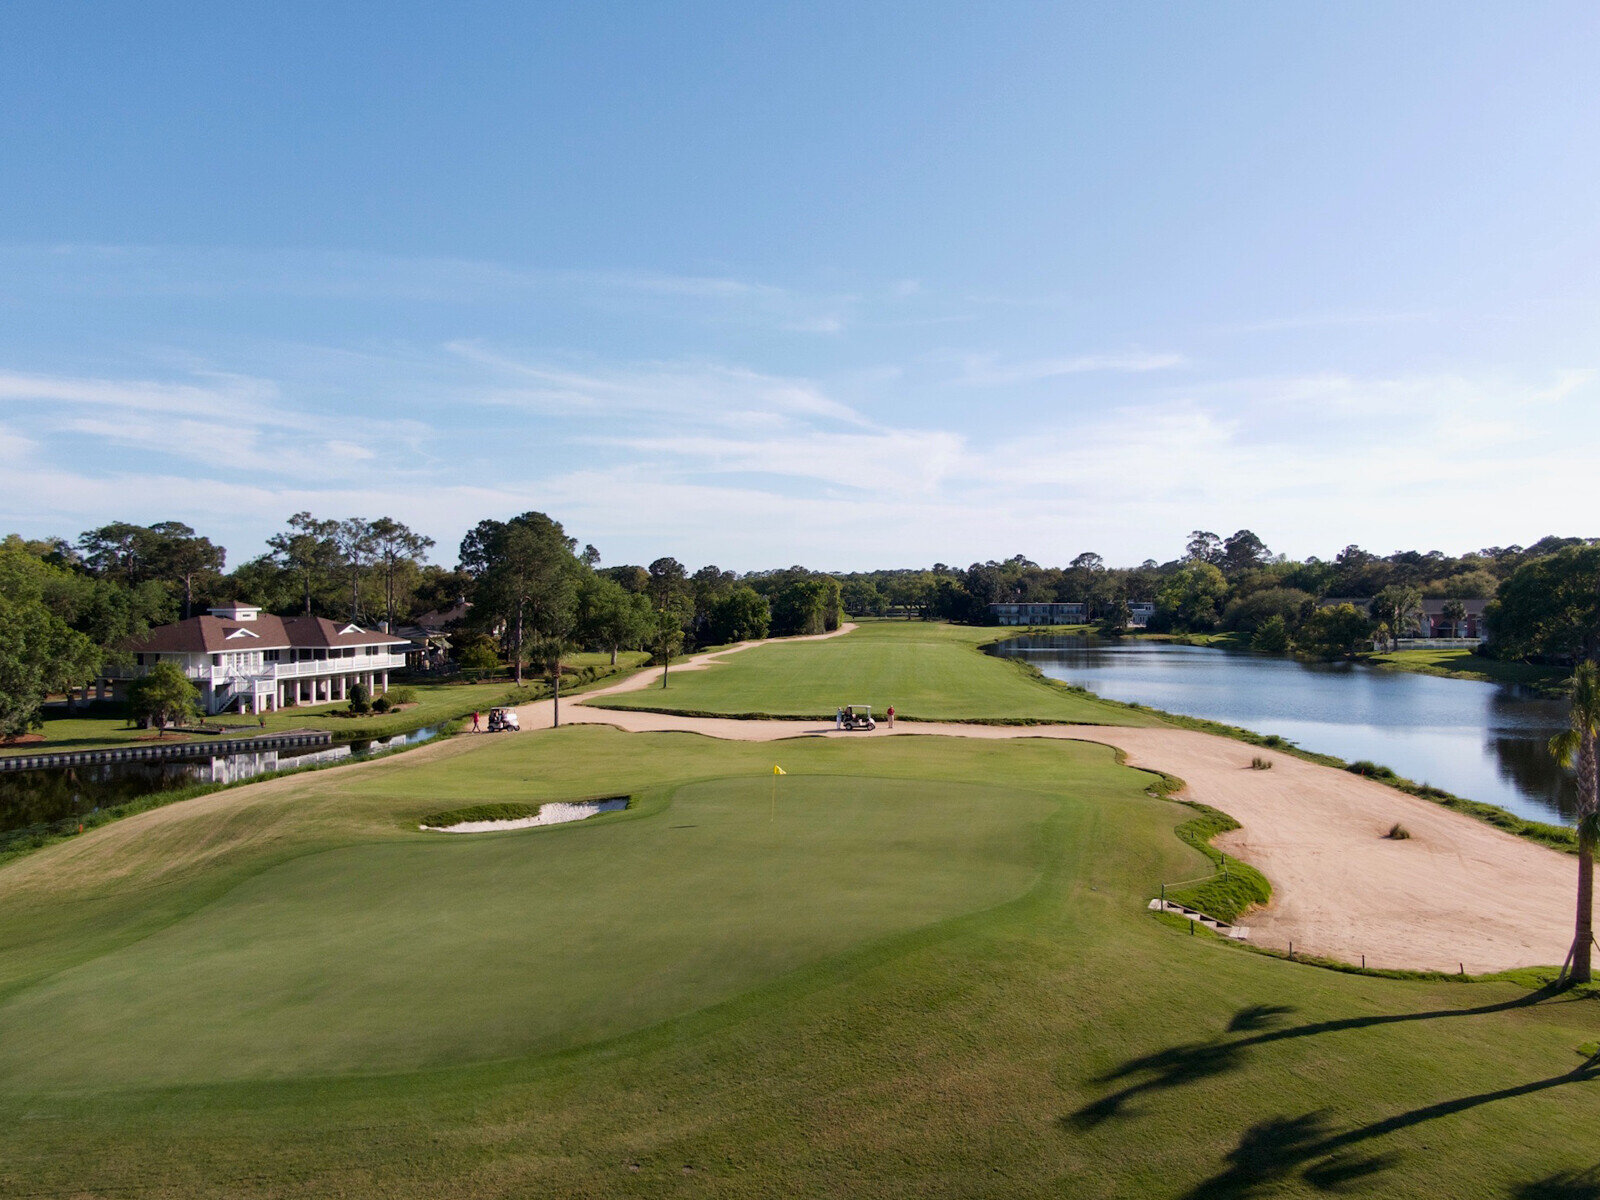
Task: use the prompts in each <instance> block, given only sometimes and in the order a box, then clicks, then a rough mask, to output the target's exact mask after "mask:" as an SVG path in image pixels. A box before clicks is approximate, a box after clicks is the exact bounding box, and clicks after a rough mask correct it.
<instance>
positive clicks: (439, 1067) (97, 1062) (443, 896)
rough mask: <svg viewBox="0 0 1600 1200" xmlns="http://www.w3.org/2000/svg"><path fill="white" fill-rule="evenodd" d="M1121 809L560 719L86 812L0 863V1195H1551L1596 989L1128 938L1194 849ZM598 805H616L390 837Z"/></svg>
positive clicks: (1033, 750)
mask: <svg viewBox="0 0 1600 1200" xmlns="http://www.w3.org/2000/svg"><path fill="white" fill-rule="evenodd" d="M774 762H776V763H778V764H779V765H781V766H783V768H784V769H785V771H787V772H788V774H787V775H785V776H784V777H782V778H780V779H776V781H774V777H773V776H772V774H771V768H772V765H773V764H774ZM774 782H776V785H777V786H776V789H775V788H774ZM1150 782H1151V779H1150V776H1149V775H1148V774H1146V773H1142V772H1136V771H1132V770H1129V769H1127V768H1124V767H1121V766H1119V765H1117V763H1116V761H1115V756H1114V755H1113V753H1112V752H1111V751H1110V750H1108V749H1106V748H1104V747H1099V746H1093V745H1088V744H1082V743H1071V742H1056V741H1046V740H1037V741H1029V740H1024V741H1021V742H1001V743H994V742H973V741H965V740H961V739H942V738H930V737H907V738H895V739H884V740H878V741H870V742H869V741H847V740H842V739H804V740H800V741H794V742H786V743H778V744H766V745H750V744H732V743H719V742H713V741H710V740H708V739H705V738H701V737H697V736H693V735H683V734H649V735H626V734H622V733H620V732H618V731H615V730H612V729H606V728H594V727H587V728H586V727H579V728H567V729H563V730H559V731H553V732H549V733H544V734H540V735H537V736H524V737H521V738H508V739H503V740H494V741H490V740H489V739H479V740H476V741H475V742H466V741H463V742H460V743H455V744H451V745H448V746H445V747H441V748H440V750H439V751H438V752H435V753H434V754H432V755H430V756H429V757H428V758H427V759H426V760H423V761H415V760H414V761H412V762H410V763H408V762H407V758H406V756H400V757H398V758H395V759H391V760H386V761H383V762H379V763H376V764H373V765H371V766H367V767H363V768H360V769H356V770H349V769H343V770H336V771H329V772H323V773H320V774H315V775H307V776H300V777H293V778H287V779H282V780H278V781H276V782H273V783H271V784H267V785H264V786H255V787H248V788H242V789H238V790H235V791H233V792H229V793H224V794H220V795H216V796H209V797H203V798H200V799H198V800H194V801H190V802H187V803H185V804H181V805H176V806H172V807H169V808H167V809H164V810H161V811H160V812H155V813H149V814H145V815H143V816H141V817H136V818H133V819H132V820H128V821H124V822H121V823H119V824H116V825H111V826H107V827H105V828H103V829H100V830H97V831H95V832H94V833H93V834H91V835H87V836H85V837H83V838H80V839H75V840H74V841H72V842H70V843H65V844H62V845H58V846H54V847H50V848H48V849H46V850H44V851H42V852H40V853H38V854H35V855H32V856H30V857H28V858H26V859H22V860H18V861H16V862H13V863H11V864H9V865H8V866H6V867H4V868H0V1194H4V1195H7V1196H12V1195H17V1196H30V1195H44V1194H71V1195H82V1196H112V1195H116V1196H122V1195H148V1196H156V1195H159V1196H163V1197H184V1196H202V1195H205V1196H211V1195H224V1194H225V1195H229V1196H239V1197H286V1196H301V1195H340V1196H345V1197H363V1196H384V1197H424V1196H426V1197H447V1198H449V1197H467V1196H482V1195H511V1196H534V1195H541V1196H542V1195H563V1196H674V1195H684V1196H689V1195H694V1196H712V1197H745V1196H767V1195H823V1194H831V1195H850V1196H911V1195H916V1196H935V1197H937V1196H996V1197H1000V1196H1005V1197H1012V1196H1024V1197H1032V1196H1039V1197H1044V1196H1052V1197H1053V1196H1061V1195H1082V1196H1120V1197H1136V1196H1137V1197H1169V1196H1170V1197H1176V1196H1242V1195H1256V1194H1286V1195H1309V1194H1315V1193H1317V1192H1319V1191H1320V1190H1322V1189H1323V1188H1324V1187H1325V1186H1326V1185H1327V1184H1328V1183H1329V1182H1330V1181H1345V1182H1346V1183H1347V1184H1349V1185H1356V1186H1359V1189H1360V1190H1361V1193H1362V1194H1364V1195H1377V1196H1416V1195H1450V1196H1460V1197H1469V1198H1477V1197H1485V1198H1487V1197H1502V1196H1511V1195H1535V1194H1544V1193H1542V1192H1541V1191H1540V1189H1548V1188H1549V1187H1550V1186H1552V1184H1551V1181H1552V1180H1555V1181H1558V1182H1559V1180H1560V1179H1561V1178H1562V1177H1563V1174H1564V1173H1573V1172H1582V1171H1584V1170H1587V1169H1588V1167H1589V1166H1590V1165H1591V1162H1590V1160H1591V1158H1592V1154H1591V1152H1590V1150H1589V1144H1590V1143H1589V1138H1588V1133H1589V1130H1591V1129H1592V1128H1593V1125H1594V1122H1595V1120H1596V1118H1597V1117H1600V1087H1596V1086H1594V1083H1595V1082H1600V1081H1597V1080H1596V1078H1595V1071H1594V1069H1593V1068H1592V1067H1591V1066H1586V1065H1585V1063H1586V1060H1584V1059H1582V1058H1579V1057H1578V1056H1577V1054H1576V1053H1575V1050H1576V1048H1577V1047H1580V1046H1582V1045H1583V1044H1584V1043H1587V1042H1592V1041H1593V1040H1594V1027H1595V1018H1596V1016H1597V1015H1600V1014H1597V1010H1596V1008H1595V1002H1594V1000H1593V999H1592V998H1590V997H1583V998H1578V999H1568V998H1566V997H1556V996H1551V995H1548V994H1546V993H1542V992H1538V991H1530V990H1528V988H1527V987H1525V986H1522V985H1521V984H1520V983H1517V982H1501V981H1496V982H1485V983H1469V984H1463V983H1459V982H1447V981H1444V980H1389V979H1382V978H1374V977H1369V976H1362V975H1352V974H1340V973H1334V972H1328V971H1318V970H1313V969H1309V968H1306V967H1303V966H1301V965H1298V964H1294V963H1288V962H1284V961H1280V960H1277V959H1273V958H1270V957H1267V956H1263V955H1257V954H1244V953H1237V952H1234V951H1232V950H1230V949H1229V948H1228V947H1226V946H1224V945H1223V944H1221V943H1219V942H1217V941H1215V940H1212V939H1207V938H1202V937H1189V936H1186V935H1184V934H1183V933H1179V932H1177V931H1175V930H1173V929H1171V928H1169V927H1167V926H1165V925H1163V924H1162V923H1160V922H1159V921H1154V920H1151V919H1149V917H1148V916H1147V915H1146V914H1145V913H1144V911H1143V908H1144V903H1145V901H1146V900H1147V899H1148V897H1149V896H1150V895H1151V894H1153V891H1152V889H1153V888H1154V886H1155V884H1156V882H1158V881H1159V880H1161V879H1172V878H1182V877H1185V876H1192V875H1196V874H1199V873H1200V872H1202V871H1204V870H1205V869H1206V867H1207V859H1206V856H1205V855H1204V854H1203V853H1202V852H1199V851H1197V850H1196V849H1194V848H1192V847H1191V846H1188V845H1185V844H1184V842H1183V841H1181V840H1180V839H1179V838H1178V837H1176V836H1174V832H1175V830H1176V828H1177V827H1179V826H1180V825H1182V824H1183V823H1185V822H1187V821H1190V820H1191V819H1193V817H1194V813H1193V810H1191V809H1189V808H1186V807H1184V806H1182V805H1178V804H1174V803H1172V802H1170V801H1168V800H1164V799H1160V798H1158V797H1156V796H1153V795H1151V794H1150ZM1158 782H1159V781H1158ZM1157 790H1160V788H1159V787H1158V788H1157ZM601 792H604V793H606V794H629V795H633V796H635V797H636V798H637V799H638V801H639V803H638V804H637V805H636V807H635V808H633V809H631V810H629V811H628V812H625V813H618V814H614V815H611V816H603V817H598V818H594V819H592V820H590V821H585V822H582V823H579V824H575V825H570V826H556V827H551V828H549V829H541V830H532V831H528V832H526V833H520V834H495V835H493V836H490V837H486V838H481V839H480V838H472V837H467V836H462V837H459V838H452V839H442V838H432V837H429V836H427V835H425V834H421V833H417V832H415V824H416V822H417V821H418V820H419V819H420V818H421V817H422V816H424V815H426V814H428V813H431V812H435V811H438V810H440V809H444V808H451V807H463V806H466V805H469V804H479V803H515V804H537V803H539V802H541V801H544V800H549V799H571V798H577V797H579V796H592V795H596V794H599V793H601ZM408 823H409V824H410V825H411V830H410V831H408V830H407V829H405V828H404V827H405V825H406V824H408Z"/></svg>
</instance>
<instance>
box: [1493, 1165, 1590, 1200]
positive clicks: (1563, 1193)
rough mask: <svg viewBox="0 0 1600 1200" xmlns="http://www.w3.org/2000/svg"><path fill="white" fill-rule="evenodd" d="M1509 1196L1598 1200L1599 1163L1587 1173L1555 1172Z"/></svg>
mask: <svg viewBox="0 0 1600 1200" xmlns="http://www.w3.org/2000/svg"><path fill="white" fill-rule="evenodd" d="M1509 1194H1510V1196H1511V1200H1600V1163H1597V1164H1596V1165H1595V1166H1592V1167H1590V1168H1589V1169H1588V1170H1587V1171H1557V1172H1556V1173H1555V1174H1554V1175H1546V1176H1545V1177H1544V1178H1543V1179H1535V1180H1534V1181H1533V1182H1532V1183H1524V1184H1521V1185H1520V1186H1518V1187H1514V1188H1512V1189H1511V1192H1510V1193H1509Z"/></svg>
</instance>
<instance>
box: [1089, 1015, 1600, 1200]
mask: <svg viewBox="0 0 1600 1200" xmlns="http://www.w3.org/2000/svg"><path fill="white" fill-rule="evenodd" d="M1558 994H1560V993H1559V990H1558V989H1556V988H1554V987H1546V988H1541V989H1540V990H1538V991H1535V992H1531V993H1529V994H1528V995H1526V996H1519V997H1517V998H1516V999H1513V1000H1508V1001H1502V1002H1499V1003H1495V1004H1485V1005H1478V1006H1475V1007H1472V1008H1459V1009H1435V1010H1429V1011H1424V1012H1416V1013H1397V1014H1387V1015H1380V1016H1370V1017H1350V1018H1345V1019H1341V1020H1334V1021H1319V1022H1312V1023H1309V1024H1305V1025H1298V1026H1291V1027H1287V1028H1281V1027H1279V1026H1281V1024H1282V1022H1283V1020H1284V1019H1285V1018H1286V1017H1287V1016H1289V1015H1290V1014H1291V1013H1293V1012H1294V1009H1292V1008H1288V1007H1284V1006H1271V1005H1252V1006H1249V1007H1246V1008H1243V1009H1240V1010H1239V1011H1238V1012H1237V1013H1236V1014H1234V1017H1233V1019H1232V1020H1231V1021H1230V1022H1229V1024H1228V1029H1227V1034H1235V1035H1236V1034H1241V1033H1243V1034H1248V1035H1249V1036H1245V1037H1233V1038H1232V1039H1231V1040H1230V1039H1228V1038H1227V1037H1226V1035H1224V1036H1223V1037H1219V1038H1215V1039H1213V1040H1211V1041H1208V1042H1190V1043H1186V1044H1183V1045H1179V1046H1173V1047H1170V1048H1168V1049H1166V1050H1161V1051H1157V1052H1156V1053H1154V1054H1148V1055H1143V1056H1140V1057H1137V1058H1132V1059H1129V1060H1128V1061H1127V1062H1125V1063H1123V1064H1122V1065H1121V1066H1119V1067H1118V1068H1116V1069H1115V1070H1113V1071H1110V1072H1108V1073H1106V1074H1105V1075H1102V1076H1100V1077H1099V1078H1098V1079H1096V1080H1095V1082H1097V1083H1115V1082H1117V1081H1119V1080H1128V1079H1132V1080H1133V1082H1130V1083H1126V1084H1124V1086H1122V1087H1120V1088H1118V1089H1117V1090H1116V1091H1114V1092H1111V1093H1110V1094H1108V1095H1106V1096H1103V1097H1102V1098H1101V1099H1099V1100H1097V1101H1094V1102H1093V1103H1091V1104H1087V1105H1085V1106H1084V1107H1082V1108H1080V1109H1078V1110H1077V1111H1076V1112H1074V1113H1072V1114H1070V1115H1068V1116H1064V1117H1062V1118H1060V1121H1059V1123H1060V1124H1061V1125H1062V1126H1063V1127H1064V1128H1074V1129H1092V1128H1095V1127H1096V1126H1098V1125H1100V1124H1102V1123H1104V1122H1106V1121H1108V1120H1111V1119H1112V1118H1113V1117H1118V1116H1126V1115H1127V1111H1126V1110H1127V1108H1128V1106H1129V1104H1130V1103H1131V1102H1132V1101H1134V1100H1136V1099H1137V1098H1138V1097H1140V1096H1142V1095H1145V1094H1148V1093H1153V1092H1158V1091H1164V1090H1167V1089H1170V1088H1176V1087H1181V1086H1183V1085H1185V1084H1189V1083H1194V1082H1196V1081H1198V1080H1201V1079H1206V1078H1211V1077H1214V1076H1218V1075H1222V1074H1225V1073H1227V1072H1229V1071H1233V1070H1237V1069H1238V1068H1239V1067H1241V1066H1243V1065H1244V1064H1245V1063H1246V1061H1247V1060H1248V1058H1249V1056H1250V1055H1251V1054H1252V1053H1253V1052H1254V1051H1255V1050H1256V1049H1257V1048H1259V1047H1261V1046H1265V1045H1268V1044H1271V1043H1273V1042H1278V1041H1285V1040H1290V1039H1294V1038H1302V1037H1314V1036H1319V1035H1321V1034H1326V1033H1337V1032H1340V1031H1344V1030H1350V1029H1363V1028H1369V1027H1372V1026H1377V1025H1387V1024H1396V1023H1400V1022H1407V1021H1424V1020H1440V1019H1446V1018H1450V1017H1464V1016H1481V1015H1485V1014H1489V1013H1495V1012H1504V1011H1507V1010H1510V1009H1516V1008H1525V1007H1529V1006H1531V1005H1535V1004H1539V1003H1541V1002H1543V1001H1545V1000H1548V999H1551V998H1553V997H1555V996H1557V995H1558ZM1595 1079H1600V1055H1596V1056H1595V1057H1594V1058H1591V1059H1589V1060H1587V1061H1586V1062H1584V1063H1583V1064H1582V1065H1580V1066H1579V1067H1577V1068H1575V1069H1574V1070H1572V1071H1569V1072H1566V1073H1564V1074H1561V1075H1556V1076H1552V1077H1550V1078H1548V1079H1541V1080H1535V1081H1532V1082H1530V1083H1524V1084H1518V1085H1516V1086H1513V1087H1508V1088H1503V1089H1500V1090H1498V1091H1494V1092H1485V1093H1482V1094H1480V1095H1476V1096H1466V1097H1461V1098H1458V1099H1455V1100H1448V1101H1443V1102H1440V1103H1438V1104H1431V1105H1427V1106H1424V1107H1421V1108H1416V1109H1412V1110H1410V1111H1409V1112H1405V1113H1400V1114H1398V1115H1396V1116H1393V1117H1388V1118H1385V1119H1384V1120H1381V1121H1375V1122H1372V1123H1370V1124H1367V1125H1361V1126H1357V1127H1355V1128H1352V1129H1349V1130H1345V1131H1343V1132H1339V1131H1335V1130H1334V1129H1332V1128H1331V1126H1330V1125H1329V1123H1328V1119H1327V1117H1326V1115H1325V1114H1323V1113H1321V1112H1313V1113H1306V1114H1303V1115H1301V1116H1298V1117H1289V1116H1280V1117H1273V1118H1270V1119H1268V1120H1266V1121H1262V1122H1259V1123H1257V1124H1256V1125H1253V1126H1251V1127H1250V1128H1249V1129H1247V1130H1246V1131H1245V1132H1244V1134H1243V1135H1242V1136H1241V1137H1240V1139H1239V1143H1238V1145H1237V1146H1236V1147H1235V1148H1234V1149H1233V1150H1232V1151H1231V1152H1230V1153H1229V1154H1228V1157H1227V1163H1228V1166H1227V1168H1226V1169H1225V1170H1223V1171H1222V1172H1221V1173H1220V1174H1218V1175H1216V1176H1213V1177H1212V1178H1211V1179H1208V1180H1206V1181H1205V1182H1204V1183H1202V1184H1200V1185H1199V1186H1198V1187H1197V1188H1196V1189H1195V1190H1194V1191H1192V1192H1190V1193H1189V1196H1190V1200H1221V1198H1223V1197H1248V1196H1252V1195H1255V1194H1258V1193H1259V1192H1260V1191H1261V1190H1262V1189H1263V1188H1267V1187H1269V1186H1272V1185H1274V1184H1276V1183H1278V1182H1280V1181H1282V1180H1284V1179H1287V1178H1288V1177H1289V1176H1291V1175H1294V1174H1296V1173H1298V1174H1299V1175H1300V1177H1301V1179H1302V1180H1304V1181H1305V1182H1306V1183H1308V1184H1310V1185H1311V1186H1312V1187H1314V1188H1316V1189H1318V1190H1321V1191H1340V1190H1343V1189H1345V1188H1348V1187H1351V1186H1353V1185H1355V1184H1357V1183H1359V1182H1360V1181H1361V1180H1364V1179H1366V1178H1368V1177H1370V1176H1372V1175H1375V1174H1377V1173H1379V1172H1381V1171H1385V1170H1388V1169H1389V1168H1390V1167H1392V1166H1393V1165H1394V1164H1395V1163H1396V1162H1398V1161H1399V1159H1398V1156H1397V1155H1395V1154H1393V1153H1389V1154H1380V1155H1361V1154H1358V1153H1356V1152H1355V1147H1357V1146H1359V1145H1360V1144H1362V1143H1364V1142H1367V1141H1369V1140H1371V1139H1373V1138H1378V1137H1383V1136H1385V1135H1387V1134H1390V1133H1393V1132H1396V1131H1397V1130H1400V1129H1405V1128H1409V1127H1411V1126H1413V1125H1417V1124H1421V1123H1422V1122H1425V1121H1431V1120H1435V1119H1437V1118H1439V1117H1445V1116H1451V1115H1454V1114H1456V1113H1460V1112H1464V1111H1467V1110H1469V1109H1473V1108H1476V1107H1478V1106H1480V1105H1483V1104H1489V1103H1493V1102H1495V1101H1498V1100H1505V1099H1512V1098H1515V1097H1518V1096H1524V1095H1530V1094H1532V1093H1535V1092H1540V1091H1544V1090H1546V1089H1549V1088H1552V1087H1559V1086H1563V1085H1565V1084H1569V1083H1583V1082H1588V1081H1591V1080H1595ZM1551 1178H1552V1179H1555V1178H1556V1177H1551ZM1586 1180H1587V1177H1585V1176H1576V1177H1574V1178H1573V1182H1571V1183H1569V1184H1567V1185H1565V1186H1567V1187H1568V1191H1567V1192H1561V1191H1556V1192H1554V1193H1552V1194H1554V1195H1557V1196H1567V1195H1570V1196H1572V1197H1574V1198H1576V1197H1582V1196H1586V1195H1590V1194H1591V1193H1586V1192H1583V1191H1581V1190H1580V1191H1572V1190H1571V1189H1572V1188H1581V1187H1585V1186H1589V1183H1588V1182H1586ZM1540 1182H1541V1183H1542V1182H1543V1181H1540ZM1528 1186H1529V1187H1530V1188H1537V1187H1538V1186H1540V1184H1539V1183H1536V1184H1530V1185H1528ZM1528 1194H1529V1195H1536V1194H1539V1193H1537V1192H1530V1193H1528ZM1594 1196H1595V1200H1600V1192H1596V1193H1594Z"/></svg>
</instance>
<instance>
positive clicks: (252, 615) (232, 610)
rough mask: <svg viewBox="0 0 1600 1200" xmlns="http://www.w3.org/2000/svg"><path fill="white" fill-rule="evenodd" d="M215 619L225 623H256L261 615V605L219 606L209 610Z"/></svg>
mask: <svg viewBox="0 0 1600 1200" xmlns="http://www.w3.org/2000/svg"><path fill="white" fill-rule="evenodd" d="M209 611H210V613H211V615H212V616H213V617H218V618H220V619H221V620H224V621H254V620H255V619H256V618H257V617H259V616H260V615H261V606H260V605H259V604H219V605H218V606H217V607H216V608H213V609H210V610H209Z"/></svg>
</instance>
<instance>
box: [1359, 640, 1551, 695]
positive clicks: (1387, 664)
mask: <svg viewBox="0 0 1600 1200" xmlns="http://www.w3.org/2000/svg"><path fill="white" fill-rule="evenodd" d="M1362 661H1363V662H1366V663H1368V664H1369V665H1371V666H1374V667H1380V668H1383V669H1386V670H1391V671H1410V672H1412V673H1413V674H1417V675H1437V676H1441V677H1443V678H1446V679H1470V680H1474V681H1476V682H1479V683H1514V684H1521V685H1523V686H1526V687H1534V688H1538V689H1539V690H1541V691H1561V690H1562V689H1563V685H1564V684H1565V683H1566V681H1567V679H1568V677H1569V676H1570V674H1571V672H1570V671H1563V670H1561V669H1560V668H1557V667H1544V666H1539V665H1538V664H1536V663H1524V662H1514V661H1509V662H1502V661H1501V660H1499V659H1495V658H1484V657H1483V656H1482V655H1479V654H1474V653H1473V652H1472V651H1471V650H1466V649H1460V648H1457V649H1448V650H1446V649H1440V650H1396V651H1394V652H1392V653H1389V654H1370V655H1363V656H1362Z"/></svg>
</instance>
